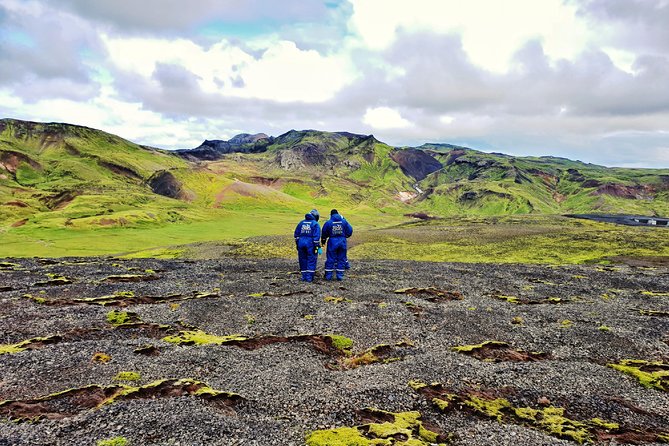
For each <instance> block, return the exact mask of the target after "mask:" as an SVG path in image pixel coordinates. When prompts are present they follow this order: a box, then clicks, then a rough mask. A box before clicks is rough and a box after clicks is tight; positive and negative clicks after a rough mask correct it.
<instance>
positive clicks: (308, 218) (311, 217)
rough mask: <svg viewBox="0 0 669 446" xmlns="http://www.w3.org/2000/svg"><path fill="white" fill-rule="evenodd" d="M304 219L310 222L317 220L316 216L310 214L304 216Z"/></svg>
mask: <svg viewBox="0 0 669 446" xmlns="http://www.w3.org/2000/svg"><path fill="white" fill-rule="evenodd" d="M304 219H305V220H309V221H313V220H316V218H314V216H313V215H311V214H310V213H309V214H304Z"/></svg>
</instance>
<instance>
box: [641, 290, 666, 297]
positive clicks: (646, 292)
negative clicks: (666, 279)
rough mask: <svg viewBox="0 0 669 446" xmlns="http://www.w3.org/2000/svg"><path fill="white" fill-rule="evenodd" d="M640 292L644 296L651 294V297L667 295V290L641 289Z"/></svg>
mask: <svg viewBox="0 0 669 446" xmlns="http://www.w3.org/2000/svg"><path fill="white" fill-rule="evenodd" d="M641 294H643V295H644V296H652V297H667V296H669V292H668V291H641Z"/></svg>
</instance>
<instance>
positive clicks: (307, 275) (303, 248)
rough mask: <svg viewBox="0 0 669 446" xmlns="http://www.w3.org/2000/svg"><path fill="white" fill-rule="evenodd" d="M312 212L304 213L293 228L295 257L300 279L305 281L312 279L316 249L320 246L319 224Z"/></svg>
mask: <svg viewBox="0 0 669 446" xmlns="http://www.w3.org/2000/svg"><path fill="white" fill-rule="evenodd" d="M312 212H313V211H312ZM312 212H309V213H308V214H305V216H304V220H302V221H301V222H299V223H298V224H297V227H296V228H295V246H296V247H297V259H298V260H299V262H300V272H301V273H302V280H303V281H305V282H312V281H313V280H314V274H315V273H316V263H317V262H318V250H319V249H320V247H321V243H320V242H321V226H320V225H319V224H318V221H316V217H314V214H313V213H312ZM316 214H318V211H316Z"/></svg>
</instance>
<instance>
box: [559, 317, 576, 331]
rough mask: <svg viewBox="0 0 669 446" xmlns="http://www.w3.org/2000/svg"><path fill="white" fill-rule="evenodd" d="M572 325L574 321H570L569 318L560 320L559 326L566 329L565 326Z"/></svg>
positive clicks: (569, 326)
mask: <svg viewBox="0 0 669 446" xmlns="http://www.w3.org/2000/svg"><path fill="white" fill-rule="evenodd" d="M573 326H574V323H573V322H572V321H570V320H569V319H565V320H562V321H560V328H564V329H567V328H571V327H573Z"/></svg>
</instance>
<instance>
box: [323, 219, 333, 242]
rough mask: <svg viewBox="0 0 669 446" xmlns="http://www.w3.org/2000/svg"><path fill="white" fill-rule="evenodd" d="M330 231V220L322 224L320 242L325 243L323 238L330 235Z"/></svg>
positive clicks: (325, 238)
mask: <svg viewBox="0 0 669 446" xmlns="http://www.w3.org/2000/svg"><path fill="white" fill-rule="evenodd" d="M330 231H332V223H330V220H328V221H326V222H325V224H324V225H323V232H322V233H321V243H325V240H327V239H328V237H330Z"/></svg>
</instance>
